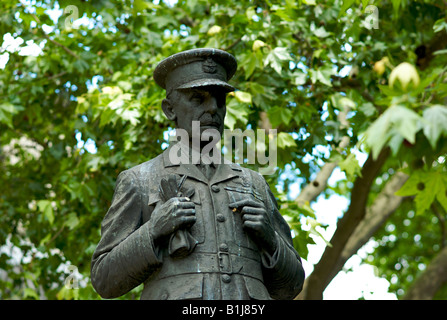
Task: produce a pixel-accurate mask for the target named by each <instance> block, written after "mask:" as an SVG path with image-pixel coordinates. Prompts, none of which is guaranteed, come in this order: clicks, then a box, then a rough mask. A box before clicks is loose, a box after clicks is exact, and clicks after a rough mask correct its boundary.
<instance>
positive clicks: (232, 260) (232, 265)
mask: <svg viewBox="0 0 447 320" xmlns="http://www.w3.org/2000/svg"><path fill="white" fill-rule="evenodd" d="M188 273H220V274H240V275H245V276H249V277H252V278H255V279H258V280H261V281H263V276H262V268H261V261H260V259H257V260H254V259H251V258H247V257H244V256H242V255H239V254H234V253H229V252H217V253H206V252H193V253H191V254H190V255H189V256H187V257H186V258H183V259H175V258H170V257H166V258H165V261H164V262H163V266H162V267H161V269H160V271H159V273H158V274H157V276H156V277H157V278H159V279H162V278H167V277H171V276H176V275H181V274H188Z"/></svg>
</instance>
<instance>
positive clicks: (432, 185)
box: [396, 170, 447, 214]
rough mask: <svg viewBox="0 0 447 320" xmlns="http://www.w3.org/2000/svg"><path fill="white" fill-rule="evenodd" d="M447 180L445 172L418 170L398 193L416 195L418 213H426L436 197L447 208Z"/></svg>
mask: <svg viewBox="0 0 447 320" xmlns="http://www.w3.org/2000/svg"><path fill="white" fill-rule="evenodd" d="M446 182H447V177H446V175H445V174H443V173H440V172H427V171H422V170H418V171H415V172H413V173H412V174H411V176H410V177H409V178H408V180H407V181H406V182H405V184H404V185H403V186H402V188H400V189H399V190H398V191H397V192H396V195H398V196H402V197H405V196H415V198H414V201H415V204H416V213H417V214H422V213H424V212H425V211H426V210H427V209H428V208H429V207H430V206H431V204H432V203H433V201H434V200H435V198H436V199H438V201H439V202H440V203H441V205H442V206H443V207H444V208H445V209H447V197H446V194H445V193H446V185H447V183H446Z"/></svg>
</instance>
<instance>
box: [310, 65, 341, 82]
mask: <svg viewBox="0 0 447 320" xmlns="http://www.w3.org/2000/svg"><path fill="white" fill-rule="evenodd" d="M309 74H310V80H311V81H312V83H314V84H315V83H317V81H319V82H321V83H323V84H325V85H327V86H329V87H332V82H331V76H332V75H334V74H335V71H334V70H333V69H332V67H322V68H320V69H313V70H309Z"/></svg>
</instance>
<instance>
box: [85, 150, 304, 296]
mask: <svg viewBox="0 0 447 320" xmlns="http://www.w3.org/2000/svg"><path fill="white" fill-rule="evenodd" d="M168 150H169V148H168V149H167V150H165V151H164V152H163V153H162V154H161V155H159V156H158V157H156V158H154V159H152V160H150V161H148V162H145V163H143V164H140V165H138V166H136V167H133V168H131V169H129V170H126V171H123V172H122V173H120V175H119V176H118V179H117V184H116V188H115V193H114V196H113V200H112V204H111V207H110V209H109V210H108V212H107V214H106V216H105V218H104V220H103V222H102V228H101V240H100V242H99V244H98V246H97V248H96V250H95V252H94V254H93V258H92V267H91V280H92V284H93V287H94V288H95V290H96V291H97V292H98V293H99V294H100V295H101V296H102V297H104V298H114V297H118V296H121V295H123V294H125V293H127V292H128V291H129V290H131V289H133V288H134V287H136V286H138V285H139V284H141V283H144V289H143V292H142V295H141V299H157V300H160V299H213V300H220V299H293V298H294V297H295V296H296V295H297V294H298V293H299V292H300V291H301V288H302V285H303V281H304V271H303V268H302V265H301V259H300V256H299V255H298V253H297V252H296V251H295V250H294V248H293V246H292V239H291V234H290V229H289V227H288V225H287V223H286V222H285V220H284V219H283V217H282V216H281V214H280V213H279V211H278V208H277V203H276V200H275V198H274V196H273V194H272V193H271V191H270V188H269V186H268V184H267V183H266V181H265V179H264V178H263V177H262V175H260V174H258V173H257V172H254V171H252V170H249V169H245V168H242V167H240V166H239V165H236V164H220V165H217V169H216V172H215V174H214V176H213V177H212V178H211V180H210V181H208V179H207V178H206V177H205V176H204V174H202V172H201V171H200V170H199V168H198V167H197V166H196V165H193V164H180V165H174V164H172V162H171V161H170V160H169V157H168ZM172 174H175V175H178V176H179V177H183V176H184V175H186V180H185V181H184V184H183V186H184V188H185V189H191V188H192V189H194V194H193V195H192V197H191V201H193V202H194V204H195V209H196V214H195V215H196V222H195V223H194V224H193V225H192V227H191V228H190V229H189V230H188V232H189V233H190V235H191V236H192V237H193V238H194V239H195V241H196V245H195V247H194V250H193V251H192V252H191V253H190V254H188V255H187V256H186V257H181V258H178V257H172V256H170V254H169V252H168V251H169V250H168V248H167V247H168V246H169V244H167V243H166V244H165V245H158V246H157V247H156V246H155V245H154V242H153V239H151V235H150V232H149V226H150V223H151V213H152V212H153V210H154V209H155V208H157V206H159V205H161V204H162V201H161V198H160V193H159V183H160V180H161V179H162V178H163V177H166V176H167V175H172ZM244 197H254V198H255V199H258V200H260V201H262V202H263V203H264V206H265V209H266V211H267V213H268V217H269V219H270V221H271V224H272V226H273V228H274V229H275V236H276V239H277V243H278V245H277V249H276V251H275V253H274V254H273V255H270V254H268V253H267V252H266V251H264V250H263V249H262V248H259V247H258V245H257V244H256V243H255V242H254V241H253V240H252V239H251V238H250V237H249V236H248V235H247V233H246V232H245V231H244V230H243V228H242V219H241V213H240V212H233V210H232V209H231V208H230V207H229V204H230V203H231V202H234V201H238V200H241V199H244Z"/></svg>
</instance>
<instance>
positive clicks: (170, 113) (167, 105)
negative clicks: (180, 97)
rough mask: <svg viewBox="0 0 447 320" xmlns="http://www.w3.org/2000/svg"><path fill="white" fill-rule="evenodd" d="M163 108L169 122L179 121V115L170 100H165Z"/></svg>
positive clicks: (162, 104)
mask: <svg viewBox="0 0 447 320" xmlns="http://www.w3.org/2000/svg"><path fill="white" fill-rule="evenodd" d="M161 108H162V109H163V112H164V113H165V115H166V117H167V118H168V119H169V120H172V121H175V119H177V115H176V114H175V112H174V108H173V106H172V105H171V102H169V100H168V99H164V100H163V102H162V103H161Z"/></svg>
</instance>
